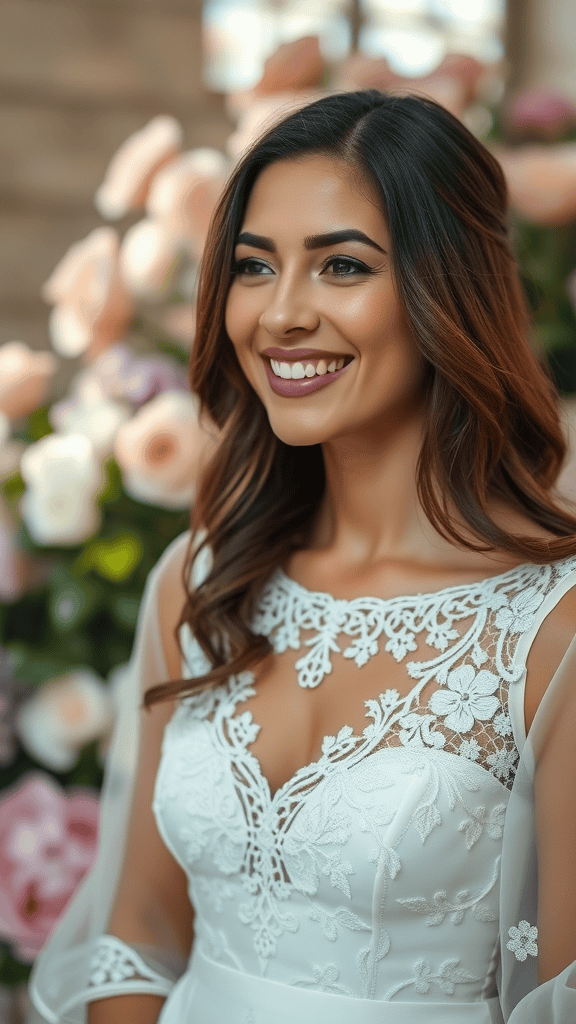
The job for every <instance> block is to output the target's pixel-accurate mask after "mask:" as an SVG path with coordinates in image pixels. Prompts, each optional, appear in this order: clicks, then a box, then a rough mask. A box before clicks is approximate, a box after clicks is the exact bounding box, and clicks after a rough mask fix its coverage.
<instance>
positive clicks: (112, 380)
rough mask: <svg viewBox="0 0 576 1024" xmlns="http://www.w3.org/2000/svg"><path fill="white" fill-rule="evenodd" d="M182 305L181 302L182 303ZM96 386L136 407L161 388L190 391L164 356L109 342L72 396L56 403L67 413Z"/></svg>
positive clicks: (104, 394)
mask: <svg viewBox="0 0 576 1024" xmlns="http://www.w3.org/2000/svg"><path fill="white" fill-rule="evenodd" d="M182 305H184V303H182ZM90 389H94V390H96V389H98V390H99V391H100V393H101V396H102V398H103V399H104V398H107V399H112V400H113V401H126V400H128V401H129V402H131V403H132V405H135V406H136V408H139V406H141V405H144V403H145V402H148V401H150V399H151V398H154V397H155V396H156V395H160V394H163V392H164V391H189V387H188V382H187V380H186V374H185V371H184V369H183V368H182V367H181V366H180V365H178V363H176V362H174V361H173V360H172V359H169V358H168V357H167V356H161V355H151V356H147V355H146V356H138V355H136V354H135V353H134V352H133V351H132V350H131V349H130V348H129V347H128V345H112V346H111V347H110V348H109V349H107V350H106V351H105V352H103V353H102V355H101V356H99V358H98V359H97V360H96V361H95V362H94V363H93V364H92V366H91V367H90V369H89V370H86V371H84V373H83V374H82V375H81V376H80V377H79V378H78V379H77V381H76V383H75V385H74V389H73V390H74V396H73V398H72V399H67V400H65V402H62V403H59V404H58V406H57V407H55V406H52V409H54V408H57V409H58V411H59V410H60V407H62V410H63V411H64V412H66V410H67V409H68V407H69V403H70V402H76V401H80V402H81V401H82V394H83V393H84V392H85V391H86V390H90Z"/></svg>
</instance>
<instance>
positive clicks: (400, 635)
mask: <svg viewBox="0 0 576 1024" xmlns="http://www.w3.org/2000/svg"><path fill="white" fill-rule="evenodd" d="M417 647H418V644H417V643H416V640H415V638H414V633H411V632H410V630H409V629H408V628H407V626H403V627H402V629H399V630H398V632H397V633H395V634H394V636H393V637H391V639H390V640H388V643H387V644H386V647H385V648H384V649H385V650H386V651H390V654H391V655H392V657H393V658H395V660H396V661H402V660H403V659H404V658H405V657H406V655H407V653H408V651H415V650H416V649H417Z"/></svg>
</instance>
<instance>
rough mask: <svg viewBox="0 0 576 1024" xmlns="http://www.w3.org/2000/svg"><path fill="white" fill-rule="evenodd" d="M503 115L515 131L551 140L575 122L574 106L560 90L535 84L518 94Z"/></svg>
mask: <svg viewBox="0 0 576 1024" xmlns="http://www.w3.org/2000/svg"><path fill="white" fill-rule="evenodd" d="M504 116H505V120H506V122H507V125H508V127H509V128H510V129H512V131H514V132H516V133H517V134H522V135H530V136H531V137H533V138H534V137H535V138H539V139H542V140H544V141H548V142H552V141H553V140H554V139H557V138H559V137H560V136H562V135H564V134H565V133H566V132H568V131H570V129H571V128H573V127H574V126H575V125H576V106H575V105H574V103H573V102H572V101H571V100H570V99H569V98H568V97H567V96H564V95H562V93H559V92H556V91H555V90H554V89H546V88H543V87H542V86H538V87H536V88H532V89H525V90H522V91H521V92H519V93H517V94H516V95H515V96H514V97H513V98H512V100H511V102H510V104H509V106H508V109H507V110H506V111H505V112H504Z"/></svg>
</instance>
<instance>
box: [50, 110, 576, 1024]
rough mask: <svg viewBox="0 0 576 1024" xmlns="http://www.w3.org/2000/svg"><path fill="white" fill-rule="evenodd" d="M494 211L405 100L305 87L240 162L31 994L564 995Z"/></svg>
mask: <svg viewBox="0 0 576 1024" xmlns="http://www.w3.org/2000/svg"><path fill="white" fill-rule="evenodd" d="M507 219H508V215H507V197H506V188H505V183H504V178H503V174H502V172H501V170H500V167H499V165H498V163H497V162H496V160H495V159H494V158H493V157H492V156H491V155H490V153H488V152H487V150H486V149H485V148H484V147H483V146H482V145H481V144H480V143H479V142H478V141H477V140H476V139H475V138H474V136H473V135H471V133H470V132H469V131H468V130H467V129H466V128H465V127H464V126H463V125H462V124H461V123H460V122H459V121H457V120H456V119H455V118H454V117H452V116H451V115H450V114H449V113H448V112H447V111H446V110H444V109H443V108H442V107H440V106H438V105H437V104H435V103H433V102H432V101H429V100H426V99H420V98H417V97H414V96H404V97H392V96H387V95H383V94H381V93H379V92H376V91H373V90H368V91H363V92H357V93H347V94H342V95H333V96H327V97H324V98H323V99H321V100H319V101H318V102H316V103H313V104H311V105H310V106H308V107H305V108H302V109H300V110H298V111H297V112H296V113H294V114H291V115H289V116H288V117H286V118H285V119H284V120H283V121H282V122H280V123H279V124H277V125H275V126H274V127H272V128H270V129H268V130H267V131H266V132H265V134H264V135H263V136H262V137H261V138H260V140H258V141H257V142H256V143H255V144H254V146H253V147H252V149H251V150H250V151H249V152H248V153H247V154H246V156H245V157H243V158H242V159H241V160H240V162H239V163H238V165H237V166H236V168H235V170H234V172H233V174H232V176H231V178H230V181H229V183H228V185H227V186H226V188H225V190H224V193H223V195H222V197H221V200H220V203H219V205H218V208H217V210H216V212H215V215H214V218H213V221H212V224H211V227H210V231H209V234H208V239H207V245H206V249H205V254H204V257H203V262H202V268H201V275H200V286H199V298H198V324H197V332H196V341H195V346H194V352H193V355H192V363H191V383H192V388H193V391H194V392H195V393H196V394H197V395H198V397H199V399H200V405H201V411H202V413H203V414H205V415H207V417H208V418H209V419H210V420H211V421H212V422H213V423H215V424H216V425H217V427H218V428H219V435H218V437H217V438H214V449H213V451H211V452H210V453H209V456H208V461H207V463H206V464H205V466H204V468H203V471H202V473H201V478H200V484H199V488H198V492H197V495H196V501H195V504H194V508H193V511H192V520H191V531H190V533H189V534H185V535H183V536H182V537H181V538H179V540H178V541H177V542H176V543H175V544H174V545H173V546H172V548H171V549H169V550H168V552H166V554H165V556H164V557H163V559H162V560H161V563H160V564H159V566H158V567H157V569H156V570H155V572H154V574H153V575H152V576H151V579H150V581H149V584H148V588H147V593H146V597H145V601H144V604H143V611H142V613H141V619H140V622H139V629H138V640H137V645H136V653H135V657H134V659H133V663H132V669H131V673H130V691H129V695H128V700H127V708H128V711H127V713H126V715H125V716H124V717H123V718H122V723H123V725H124V726H126V725H127V724H128V726H129V727H130V728H134V725H133V719H131V718H130V713H129V712H130V709H132V716H134V715H135V709H136V707H137V706H138V702H139V700H140V701H141V710H142V712H144V710H145V709H146V710H147V711H148V712H149V715H143V720H142V724H141V728H140V732H141V749H140V759H139V761H138V762H137V763H136V762H134V761H132V762H130V765H129V767H128V769H127V774H128V776H129V778H130V780H131V781H132V780H135V781H134V794H133V798H132V797H131V793H130V792H128V794H127V795H125V796H124V797H123V798H122V799H123V800H124V803H122V802H121V801H120V808H119V811H117V813H116V814H115V815H114V814H113V813H112V812H111V811H108V815H109V816H108V817H107V819H106V822H107V824H106V825H105V827H104V829H103V836H104V839H103V845H102V850H103V853H102V855H101V857H100V859H99V862H98V865H97V868H96V869H95V871H94V873H93V875H92V876H91V878H90V879H89V880H88V882H87V883H86V886H85V889H84V891H83V892H82V893H81V894H80V895H79V897H78V900H77V903H76V905H75V906H74V907H73V908H72V910H71V912H70V914H69V915H68V919H67V920H65V922H64V923H63V925H62V927H61V929H60V933H59V934H58V935H57V936H56V937H55V938H54V939H53V941H52V948H49V949H48V950H47V951H46V953H45V954H44V955H43V956H42V957H41V958H40V959H39V962H38V965H37V967H36V973H35V984H36V989H34V988H33V989H32V994H33V995H34V992H36V996H37V998H36V1002H37V1005H39V1006H43V1007H44V1008H46V1007H48V1009H49V1010H50V1011H51V1013H52V1016H50V1015H49V1013H47V1014H46V1017H47V1019H50V1020H51V1021H53V1022H58V1024H60V1022H68V1021H70V1022H78V1024H83V1022H84V1021H85V1019H86V1018H85V1016H83V1012H82V1008H83V1007H85V1006H86V1004H94V1005H90V1007H89V1010H88V1020H89V1024H120V1022H121V1021H122V1022H124V1021H125V1020H127V1019H129V1015H130V1013H132V1017H131V1018H130V1019H136V1018H138V1020H139V1021H140V1020H141V1021H144V1020H146V1021H150V1022H152V1021H156V1020H157V1021H158V1024H183V1022H188V1021H190V1022H191V1021H209V1022H210V1024H293V1022H294V1020H296V1019H299V1020H301V1021H303V1022H308V1021H310V1022H312V1021H313V1022H314V1024H348V1022H349V1021H350V1020H354V1021H355V1022H356V1024H502V1022H503V1021H506V1022H509V1024H534V1022H537V1021H542V1022H543V1021H546V1024H573V1021H574V1020H575V1019H576V981H575V979H576V936H575V930H574V921H575V920H576V877H575V875H574V864H575V863H576V840H575V836H574V827H573V821H574V815H573V808H574V806H575V804H576V757H575V756H574V753H575V751H574V736H575V735H576V687H575V686H574V679H575V678H576V642H573V637H574V634H575V633H576V518H575V517H574V515H573V514H572V512H570V511H569V510H568V508H567V507H566V506H565V505H563V504H562V503H561V501H560V499H559V497H558V495H557V494H556V493H555V490H554V485H555V481H556V478H557V476H558V473H559V470H560V466H561V463H562V459H563V456H564V451H565V447H564V440H563V437H562V432H561V428H560V423H559V418H558V412H557V408H556V396H555V394H554V391H553V387H552V385H551V383H550V381H549V379H548V377H547V376H546V374H545V372H544V371H543V369H542V368H541V367H540V365H539V363H538V361H537V359H536V358H535V356H534V355H533V353H532V352H531V350H530V347H529V344H528V339H527V336H528V317H527V312H526V307H525V304H524V299H523V295H522V291H521V287H520V283H519V278H518V271H517V267H516V262H515V258H514V254H513V251H512V249H511V246H510V242H509V238H508V231H507ZM339 655H342V657H339ZM408 655H410V658H411V660H409V661H407V660H406V659H407V657H408ZM168 666H170V669H168ZM181 672H182V674H183V676H184V678H180V673H181ZM168 675H169V676H170V681H163V682H162V680H166V679H167V677H168ZM368 719H369V721H367V720H368ZM129 735H132V734H129ZM122 736H123V733H122V732H120V733H119V737H120V739H121V738H122ZM120 739H119V740H118V743H120ZM119 750H120V746H118V747H117V751H119ZM118 758H120V761H118ZM118 763H119V764H120V769H124V770H125V771H126V768H125V765H124V764H123V763H122V760H121V755H120V754H119V753H117V754H116V766H118ZM121 776H122V770H120V771H119V773H118V774H116V775H114V773H113V781H115V784H116V785H118V777H121ZM126 789H129V786H128V787H127V786H126V785H125V786H124V787H123V788H122V787H121V790H122V792H123V793H126ZM131 798H132V813H131V815H130V816H129V815H128V804H129V802H130V799H131ZM114 799H115V798H114V792H113V789H112V787H111V792H110V797H109V799H108V801H107V803H106V807H107V808H109V807H112V808H114V806H115V802H114ZM118 802H119V801H118V799H116V805H118ZM114 825H117V826H118V834H115V832H114V827H113V826H114ZM119 837H120V838H119ZM124 837H125V838H124ZM122 844H123V849H124V857H123V861H122V865H121V870H120V864H119V849H120V847H121V846H122ZM103 894H105V899H103V898H102V897H103ZM103 930H105V933H103ZM87 937H88V938H87ZM88 939H90V941H88ZM82 942H84V943H85V945H84V946H82ZM190 954H191V959H190V961H189V963H186V959H187V957H188V956H189V955H190ZM178 958H181V959H183V960H184V963H181V965H180V970H178V967H177V966H176V967H175V964H176V965H177V962H178ZM178 974H180V977H179V978H178V981H177V983H176V984H174V981H175V975H176V976H177V975H178ZM79 978H82V979H83V981H79V980H78V979H79ZM136 993H140V995H136ZM118 995H121V996H122V999H121V1000H120V1002H119V1003H116V1005H115V999H114V998H109V997H117V996H118ZM166 995H167V996H168V998H167V1000H166V1002H165V1004H164V1005H163V1007H162V1009H161V1011H160V1016H158V1005H157V998H158V996H166ZM130 999H132V1000H133V1002H132V1003H130ZM147 1000H148V1001H147Z"/></svg>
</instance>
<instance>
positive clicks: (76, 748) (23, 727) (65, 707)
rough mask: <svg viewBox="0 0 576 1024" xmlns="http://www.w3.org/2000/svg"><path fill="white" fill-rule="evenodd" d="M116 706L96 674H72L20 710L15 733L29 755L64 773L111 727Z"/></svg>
mask: <svg viewBox="0 0 576 1024" xmlns="http://www.w3.org/2000/svg"><path fill="white" fill-rule="evenodd" d="M113 721H114V704H113V701H112V698H111V696H110V694H109V693H108V690H107V688H106V687H105V686H104V683H103V682H102V680H101V679H100V678H99V677H98V676H97V675H95V674H94V673H93V672H88V671H77V672H70V673H68V674H67V675H64V676H61V677H60V678H58V679H53V680H51V681H50V682H48V683H45V684H44V685H43V686H42V687H41V688H40V689H39V690H38V691H37V693H35V694H34V696H33V697H31V698H30V699H29V700H28V701H26V702H25V703H24V704H22V706H21V707H20V709H19V711H18V714H17V717H16V731H17V733H18V735H19V737H20V740H21V742H22V744H23V746H24V747H25V748H26V750H27V751H28V753H29V754H31V755H32V757H33V758H35V760H36V761H40V762H41V763H42V764H44V765H46V767H47V768H51V769H52V770H53V771H57V772H65V771H69V769H70V768H72V767H73V766H74V764H75V763H76V761H77V759H78V754H79V753H80V750H81V748H82V747H84V746H85V745H86V744H87V743H90V742H91V741H92V740H94V739H97V738H99V737H100V736H103V735H104V734H105V733H107V732H108V731H109V730H110V728H111V727H112V724H113Z"/></svg>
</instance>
